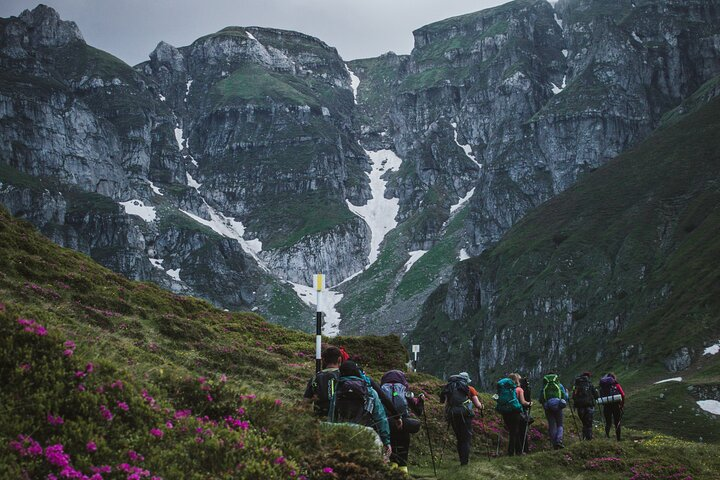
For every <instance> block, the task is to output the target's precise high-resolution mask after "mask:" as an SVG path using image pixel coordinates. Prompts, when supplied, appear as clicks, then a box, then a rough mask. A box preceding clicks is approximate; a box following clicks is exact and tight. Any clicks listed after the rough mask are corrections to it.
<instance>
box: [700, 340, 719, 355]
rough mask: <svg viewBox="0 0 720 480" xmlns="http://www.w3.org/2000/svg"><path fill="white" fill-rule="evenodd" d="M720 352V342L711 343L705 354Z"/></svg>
mask: <svg viewBox="0 0 720 480" xmlns="http://www.w3.org/2000/svg"><path fill="white" fill-rule="evenodd" d="M719 352H720V342H718V343H716V344H715V345H710V346H709V347H707V348H706V349H705V350H704V351H703V355H717V354H718V353H719Z"/></svg>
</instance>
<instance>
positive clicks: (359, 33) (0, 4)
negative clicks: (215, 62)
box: [0, 0, 507, 65]
mask: <svg viewBox="0 0 720 480" xmlns="http://www.w3.org/2000/svg"><path fill="white" fill-rule="evenodd" d="M506 2H507V0H352V1H351V0H205V1H197V0H44V1H42V2H33V1H28V0H0V17H9V16H15V15H18V14H20V12H22V11H23V10H25V9H26V8H34V7H35V6H36V5H37V4H38V3H44V4H46V5H50V6H51V7H53V8H55V9H56V10H57V11H58V12H59V13H60V16H61V17H62V18H63V19H64V20H73V21H75V22H76V23H77V24H78V26H79V27H80V30H81V31H82V33H83V36H84V37H85V40H86V41H87V42H88V43H89V44H91V45H93V46H95V47H98V48H101V49H103V50H106V51H108V52H110V53H112V54H113V55H115V56H117V57H120V58H121V59H123V60H125V61H126V62H127V63H129V64H131V65H135V64H137V63H140V62H142V61H144V60H147V58H148V55H149V53H150V52H151V51H152V50H153V49H154V48H155V46H156V45H157V44H158V42H159V41H160V40H165V41H166V42H168V43H170V44H172V45H175V46H176V47H181V46H184V45H189V44H190V43H192V42H193V40H195V39H196V38H198V37H201V36H203V35H206V34H208V33H212V32H216V31H218V30H220V29H221V28H223V27H227V26H229V25H238V26H260V27H277V28H284V29H288V30H297V31H300V32H303V33H307V34H309V35H313V36H315V37H318V38H320V39H321V40H323V41H324V42H326V43H327V44H329V45H331V46H333V47H336V48H337V49H338V51H339V52H340V55H341V56H342V57H343V59H345V60H353V59H357V58H366V57H375V56H378V55H380V54H382V53H385V52H387V51H390V50H392V51H394V52H395V53H410V50H411V49H412V44H413V40H412V31H413V30H414V29H416V28H418V27H421V26H423V25H427V24H428V23H432V22H434V21H437V20H442V19H444V18H448V17H452V16H455V15H461V14H463V13H469V12H475V11H478V10H482V9H484V8H488V7H492V6H495V5H499V4H501V3H506Z"/></svg>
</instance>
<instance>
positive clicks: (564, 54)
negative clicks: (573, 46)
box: [562, 48, 568, 58]
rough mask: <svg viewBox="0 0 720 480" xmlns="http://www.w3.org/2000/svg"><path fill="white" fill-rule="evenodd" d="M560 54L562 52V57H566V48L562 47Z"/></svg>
mask: <svg viewBox="0 0 720 480" xmlns="http://www.w3.org/2000/svg"><path fill="white" fill-rule="evenodd" d="M562 54H563V57H565V58H567V56H568V51H567V48H563V49H562Z"/></svg>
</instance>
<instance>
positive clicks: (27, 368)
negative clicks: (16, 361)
mask: <svg viewBox="0 0 720 480" xmlns="http://www.w3.org/2000/svg"><path fill="white" fill-rule="evenodd" d="M31 368H32V365H30V364H29V363H21V364H20V370H22V371H23V373H27V372H29V371H30V369H31Z"/></svg>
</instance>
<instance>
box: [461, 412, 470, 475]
mask: <svg viewBox="0 0 720 480" xmlns="http://www.w3.org/2000/svg"><path fill="white" fill-rule="evenodd" d="M460 418H461V419H462V420H461V422H462V433H463V435H462V440H463V441H462V449H461V450H460V452H459V453H460V465H467V463H468V461H469V460H470V443H471V441H472V419H470V418H465V416H463V415H461V416H460Z"/></svg>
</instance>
